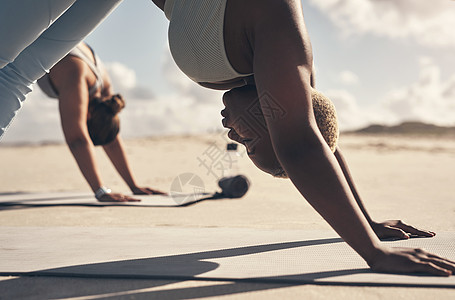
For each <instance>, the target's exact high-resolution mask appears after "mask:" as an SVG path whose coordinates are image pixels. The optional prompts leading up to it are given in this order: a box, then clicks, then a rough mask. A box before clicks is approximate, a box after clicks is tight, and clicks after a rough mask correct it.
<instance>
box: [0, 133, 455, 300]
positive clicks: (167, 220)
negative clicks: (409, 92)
mask: <svg viewBox="0 0 455 300" xmlns="http://www.w3.org/2000/svg"><path fill="white" fill-rule="evenodd" d="M226 141H227V140H226V138H225V137H224V136H223V135H221V134H211V135H205V136H175V137H163V138H150V139H137V140H128V141H126V146H127V152H128V157H129V158H130V160H131V165H132V169H133V171H134V174H135V176H136V178H137V180H138V182H139V183H140V184H142V185H144V186H150V187H153V188H158V189H161V190H165V191H169V189H170V186H171V183H172V181H173V180H174V179H175V178H176V176H178V175H179V174H182V173H188V172H189V173H194V174H196V175H198V176H200V177H201V179H202V180H203V183H204V185H205V189H206V191H216V190H218V187H217V178H216V177H217V176H220V175H221V172H220V170H219V169H216V168H207V167H204V165H203V164H201V160H202V161H203V160H205V161H206V163H207V162H208V161H209V155H211V156H212V157H214V156H215V154H218V153H221V152H219V151H221V149H223V148H224V147H225V144H226ZM340 146H341V149H342V150H343V153H344V155H345V157H346V159H347V161H348V163H349V166H350V169H351V171H352V173H353V176H354V179H355V181H356V184H357V186H358V188H359V191H360V193H361V195H362V196H363V199H364V201H365V203H366V206H367V208H368V210H369V211H370V213H371V215H372V216H373V218H374V219H376V220H378V221H379V220H385V219H402V220H404V221H406V222H408V223H411V224H413V225H415V226H417V227H422V228H426V229H431V230H433V231H436V232H438V231H455V218H454V213H455V201H454V197H455V196H454V193H455V179H454V175H453V168H454V166H455V141H453V140H446V139H443V138H431V137H426V138H424V137H403V136H401V137H400V136H355V135H345V136H342V139H341V143H340ZM240 153H241V154H242V153H243V151H241V152H240ZM97 155H98V157H99V159H98V162H99V164H100V170H101V173H102V178H103V180H104V183H105V185H107V186H109V187H111V188H112V189H113V190H115V191H118V192H128V188H127V186H126V185H125V184H124V183H123V182H122V180H121V178H120V177H119V176H118V175H117V173H116V172H115V170H114V169H113V167H112V166H111V164H110V163H109V161H108V160H107V159H106V156H105V155H104V153H102V150H101V149H99V152H98V153H97ZM220 155H221V154H220ZM221 159H222V156H221V158H220V159H218V160H217V162H218V163H220V164H221V163H222V161H221ZM0 162H1V165H2V170H3V172H2V174H0V193H11V192H19V191H20V192H49V191H89V188H88V185H87V183H86V182H85V181H84V179H83V178H82V175H81V174H80V172H79V170H78V168H77V166H76V164H75V162H74V160H73V158H72V157H71V154H70V152H69V150H68V149H67V147H66V146H65V145H41V146H20V147H19V146H14V147H13V146H5V145H2V146H1V147H0ZM220 164H219V165H220ZM223 167H224V168H225V170H227V169H229V164H228V163H226V162H224V164H223ZM239 168H240V170H241V172H242V173H244V174H245V175H247V176H248V177H249V178H250V180H251V183H252V185H251V188H250V191H249V192H248V194H247V195H246V196H245V197H244V198H242V199H237V200H219V201H210V202H202V203H199V204H197V205H194V206H189V207H185V208H144V207H103V208H95V207H42V208H26V209H24V208H20V209H19V208H8V209H4V210H1V211H0V226H18V227H27V226H59V227H64V226H70V227H77V226H101V227H102V226H106V227H111V226H112V227H114V226H117V227H118V226H120V227H143V226H146V227H157V228H159V227H163V226H175V227H182V226H185V227H244V228H280V229H297V228H299V229H302V228H303V229H308V230H313V229H328V228H329V227H328V225H327V224H326V223H325V221H324V220H323V219H322V218H321V217H320V216H319V215H317V214H316V213H315V212H314V210H313V209H312V208H311V207H310V206H309V205H308V204H307V203H306V201H305V200H304V199H303V198H302V197H301V196H300V195H299V193H298V192H297V191H296V189H295V188H294V187H293V186H292V184H291V183H290V182H289V181H288V180H282V179H275V178H272V177H271V176H270V175H267V174H263V173H261V172H260V171H259V170H257V169H256V168H255V167H254V165H253V164H252V163H251V162H250V161H249V160H248V159H247V158H246V157H245V155H241V156H240V157H239ZM24 229H25V228H24ZM1 282H2V286H4V287H5V286H6V287H8V294H3V293H0V299H12V298H11V297H13V298H16V299H19V298H27V299H33V298H36V299H44V298H69V297H81V298H80V299H95V298H96V299H98V298H110V297H113V298H124V299H155V298H156V299H182V298H190V299H194V298H210V297H217V296H223V298H245V299H263V298H271V299H276V298H302V297H308V298H310V299H326V298H329V297H331V298H335V297H336V299H364V298H368V299H385V298H392V299H411V298H412V299H428V298H429V297H440V298H448V297H449V296H452V297H453V296H455V290H448V289H428V288H378V287H375V288H373V287H336V286H330V287H329V286H313V285H304V286H291V287H290V286H280V285H265V284H246V283H230V282H200V281H191V282H167V281H150V280H131V281H122V280H113V279H112V280H107V279H99V280H93V279H92V280H88V279H77V278H74V279H70V278H13V277H3V278H1ZM25 287H26V288H25ZM2 294H3V296H2Z"/></svg>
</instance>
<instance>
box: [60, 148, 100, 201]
mask: <svg viewBox="0 0 455 300" xmlns="http://www.w3.org/2000/svg"><path fill="white" fill-rule="evenodd" d="M68 147H69V148H70V150H71V153H72V154H73V156H74V158H75V160H76V162H77V165H78V166H79V169H80V170H81V172H82V175H83V176H84V178H85V180H86V181H87V183H88V184H89V185H90V188H91V189H92V191H93V192H95V191H96V190H98V188H99V187H101V186H102V185H103V183H102V181H101V178H100V176H99V171H98V167H97V164H96V161H95V153H94V150H95V149H94V146H93V144H92V143H91V142H90V141H89V140H88V139H79V140H76V141H72V142H69V143H68Z"/></svg>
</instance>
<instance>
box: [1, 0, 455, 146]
mask: <svg viewBox="0 0 455 300" xmlns="http://www.w3.org/2000/svg"><path fill="white" fill-rule="evenodd" d="M245 1H246V0H245ZM302 2H303V8H304V16H305V22H306V25H307V29H308V31H309V33H310V38H311V41H312V46H313V52H314V60H315V66H316V69H317V73H316V76H317V88H318V89H319V90H321V91H322V92H323V93H325V94H326V95H328V96H329V97H330V98H331V99H332V101H333V102H334V103H335V105H336V107H337V111H338V115H339V121H340V125H341V128H342V129H353V128H359V127H362V126H365V125H368V124H371V123H383V124H396V123H399V122H402V121H406V120H419V121H425V122H431V123H436V124H441V125H455V60H454V57H453V56H454V55H453V53H454V50H455V30H453V28H455V18H453V16H454V15H455V14H454V13H455V2H454V1H449V0H431V1H426V0H400V1H396V0H381V1H379V0H304V1H302ZM167 25H168V21H167V19H166V18H165V17H164V14H163V13H162V12H161V11H160V10H159V9H158V8H157V7H156V6H155V5H154V4H153V3H152V2H151V1H150V0H125V1H124V2H123V3H122V4H121V5H120V6H119V7H118V8H117V9H116V11H114V12H113V13H112V15H111V16H109V17H108V19H107V20H105V21H104V23H103V24H101V25H100V26H99V27H98V28H97V29H96V30H95V31H94V32H93V33H92V34H91V35H90V36H89V37H88V38H87V39H86V41H87V42H88V43H89V44H91V46H92V47H93V48H94V49H95V51H96V52H97V53H98V54H99V56H100V57H101V59H102V60H103V61H104V62H105V64H106V66H107V68H108V70H109V71H110V73H111V77H112V79H113V81H114V86H115V87H116V89H117V91H120V92H121V93H123V94H125V95H126V98H127V107H126V109H125V111H124V112H122V123H123V125H122V126H123V128H122V134H123V135H125V136H126V137H135V136H151V135H160V134H179V133H200V132H206V131H213V130H219V129H222V127H221V122H220V120H221V117H220V115H219V111H220V110H221V109H222V105H221V95H222V93H220V92H214V91H210V90H206V89H203V88H200V87H198V86H197V85H196V84H194V83H192V82H191V81H190V80H188V79H187V78H186V77H185V76H184V75H183V74H182V73H181V72H180V71H179V70H178V68H177V67H176V66H175V64H174V63H173V61H172V58H171V56H170V54H169V51H168V46H167ZM38 112H39V113H38ZM30 128H33V132H31V131H30ZM43 140H62V135H61V130H60V128H59V116H58V110H57V106H56V101H55V100H49V99H45V97H44V96H43V95H42V94H41V93H40V91H39V90H38V89H36V91H34V92H33V93H32V94H31V95H30V96H29V97H28V99H27V103H26V104H25V106H24V109H23V111H22V112H21V113H20V115H19V117H18V118H17V120H16V121H15V122H14V124H13V126H12V128H11V129H10V132H8V133H7V135H6V137H5V139H4V141H5V142H8V141H32V142H33V141H43Z"/></svg>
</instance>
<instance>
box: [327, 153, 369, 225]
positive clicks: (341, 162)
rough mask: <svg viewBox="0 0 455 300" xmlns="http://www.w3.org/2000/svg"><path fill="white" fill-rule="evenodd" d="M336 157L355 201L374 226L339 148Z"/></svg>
mask: <svg viewBox="0 0 455 300" xmlns="http://www.w3.org/2000/svg"><path fill="white" fill-rule="evenodd" d="M335 157H336V159H337V161H338V164H339V165H340V167H341V170H342V171H343V174H344V177H345V178H346V180H347V182H348V185H349V188H350V189H351V192H352V194H353V196H354V199H355V201H356V202H357V205H358V206H359V208H360V210H361V211H362V213H363V215H364V216H365V218H366V219H367V221H368V223H369V224H372V223H373V219H372V218H371V217H370V215H369V214H368V211H367V209H366V207H365V205H364V204H363V201H362V199H361V198H360V195H359V193H358V191H357V188H356V186H355V184H354V180H353V178H352V176H351V172H350V171H349V168H348V165H347V163H346V160H345V159H344V156H343V155H342V153H341V151H340V149H339V148H337V150H336V151H335Z"/></svg>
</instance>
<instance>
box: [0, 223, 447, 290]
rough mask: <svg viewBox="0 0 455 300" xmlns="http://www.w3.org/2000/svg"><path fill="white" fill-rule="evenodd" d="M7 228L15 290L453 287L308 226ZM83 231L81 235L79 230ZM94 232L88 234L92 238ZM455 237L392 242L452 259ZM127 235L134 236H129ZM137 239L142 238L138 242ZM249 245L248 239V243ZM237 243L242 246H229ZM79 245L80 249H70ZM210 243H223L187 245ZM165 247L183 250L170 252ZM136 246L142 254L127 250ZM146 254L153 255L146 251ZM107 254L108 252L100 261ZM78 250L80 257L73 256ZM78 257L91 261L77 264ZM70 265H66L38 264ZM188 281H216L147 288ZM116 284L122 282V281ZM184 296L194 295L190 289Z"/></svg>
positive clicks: (3, 263) (6, 259) (5, 256)
mask: <svg viewBox="0 0 455 300" xmlns="http://www.w3.org/2000/svg"><path fill="white" fill-rule="evenodd" d="M2 229H3V232H6V233H5V234H4V235H3V238H1V239H0V244H2V245H5V246H3V247H0V271H1V272H0V276H18V277H19V278H16V279H11V280H3V281H0V291H9V293H10V294H11V293H13V292H15V291H11V288H14V287H15V286H16V287H18V286H21V285H22V284H26V283H27V282H29V281H30V280H32V279H35V280H45V279H46V280H49V282H52V279H54V280H56V281H58V282H59V281H61V280H63V281H65V280H68V281H71V280H80V281H84V280H85V281H87V282H93V281H96V282H98V281H102V282H106V283H107V287H106V286H104V287H102V286H100V288H99V289H98V290H97V289H96V288H93V289H94V290H93V291H90V292H88V291H85V290H84V288H81V289H80V290H74V291H73V292H72V294H71V295H70V296H71V297H83V296H89V295H93V294H96V295H98V296H99V297H98V296H97V298H96V299H102V298H103V297H105V298H106V299H107V298H109V297H113V293H117V294H119V295H120V294H121V295H125V296H127V295H128V296H131V295H135V296H138V297H142V298H144V299H147V297H148V298H154V297H157V298H159V297H166V299H182V298H179V297H183V296H182V295H183V294H182V293H184V292H187V293H190V294H192V295H193V296H194V298H196V296H197V297H201V296H203V295H205V296H204V297H208V296H220V295H227V294H235V293H245V292H249V291H258V290H267V289H275V288H281V287H285V286H295V285H305V284H313V285H333V286H384V287H387V286H388V287H426V288H429V287H437V288H455V278H454V277H450V278H441V277H435V276H423V275H418V274H403V275H394V274H381V273H374V272H372V271H370V270H369V269H368V268H367V267H366V265H365V263H364V262H363V261H362V260H361V259H360V258H359V257H358V256H357V254H355V253H354V252H353V251H352V249H350V248H349V247H348V246H347V245H346V244H345V243H344V242H343V241H342V240H341V239H340V238H336V237H327V236H329V235H333V233H330V232H329V233H327V232H326V233H325V235H324V234H319V233H311V232H305V231H289V230H288V231H286V230H256V229H254V230H253V229H238V228H229V229H226V228H221V229H215V228H212V229H207V228H201V229H200V228H192V229H189V228H171V229H169V228H166V229H165V228H155V229H147V230H141V231H137V230H133V229H125V228H123V229H108V230H106V231H103V232H98V234H99V235H95V234H94V233H93V232H94V230H95V229H93V228H92V229H84V230H85V231H81V230H80V229H78V228H73V229H72V230H73V231H72V230H71V228H59V230H57V229H55V230H54V231H51V230H50V229H49V231H48V232H47V233H46V229H44V228H36V229H33V228H24V229H23V230H24V231H28V233H22V236H20V233H19V232H18V229H15V228H6V227H5V228H2ZM90 230H93V231H90ZM98 230H99V229H98ZM122 231H123V232H122ZM39 232H44V233H43V234H42V236H41V237H40V236H38V237H37V235H39ZM77 232H78V233H79V235H76V234H75V233H77ZM154 232H155V234H154ZM15 233H16V234H15ZM115 233H117V235H116V236H115V235H114V234H115ZM144 234H147V236H148V239H147V240H146V241H143V240H144V239H143V237H144ZM11 235H14V237H15V238H16V239H15V238H11V239H10V240H11V241H12V242H11V243H10V244H9V245H8V246H6V243H4V242H5V241H6V240H8V239H7V238H6V239H5V237H8V236H10V237H11ZM16 235H18V236H17V237H16ZM90 235H91V237H90ZM305 235H306V236H307V237H311V236H317V235H319V236H322V237H323V238H316V239H312V238H308V239H305V240H296V241H287V242H286V241H283V242H274V243H263V241H264V240H266V239H275V240H279V239H289V238H292V237H294V238H296V237H299V236H300V237H302V236H305ZM27 236H33V237H35V238H37V239H39V240H40V241H41V244H39V243H36V242H34V241H33V240H29V241H24V238H25V237H27ZM88 236H89V237H90V238H87V237H88ZM102 236H107V237H108V239H106V240H104V241H99V238H100V237H102ZM271 236H272V238H270V237H271ZM454 236H455V234H454V233H446V234H442V235H440V236H439V237H438V238H431V239H412V240H413V241H397V242H387V243H392V244H393V245H394V246H413V247H415V246H419V245H420V246H425V245H427V246H428V245H430V246H431V245H433V246H434V247H435V248H434V249H439V250H441V249H442V250H443V249H446V250H447V252H445V254H449V258H453V256H454V254H455V253H454V250H453V247H451V246H452V245H453V242H454ZM84 237H85V238H86V239H85V240H84ZM126 237H129V238H130V239H133V241H129V242H125V241H124V239H125V238H126ZM140 237H141V238H142V244H141V243H140ZM236 238H237V240H236ZM135 239H136V240H137V243H134V240H135ZM78 240H79V242H78ZM88 240H92V241H93V243H91V244H89V243H87V241H88ZM50 241H54V244H52V245H48V244H50ZM70 241H72V244H71V243H70ZM59 242H60V243H61V244H60V245H59ZM247 243H249V244H250V245H245V244H247ZM236 244H237V245H242V244H243V245H244V246H231V247H228V246H226V245H236ZM251 244H252V245H251ZM223 245H224V247H223ZM76 246H79V247H80V249H76V250H74V251H71V250H70V249H73V248H74V247H76ZM144 247H147V248H146V249H144ZM211 247H212V248H213V247H218V249H212V250H207V251H190V250H188V249H210V248H211ZM438 247H439V248H438ZM427 248H428V247H427ZM430 248H431V247H430ZM166 250H167V251H168V252H180V253H179V254H172V255H167V254H165V252H166ZM429 250H431V249H429ZM134 251H136V253H129V252H134ZM92 252H96V253H95V254H96V255H92ZM97 253H98V254H97ZM125 253H126V254H131V255H132V256H135V258H131V259H118V257H122V256H123V257H125V256H127V255H125ZM145 253H149V254H148V255H146V256H144V254H145ZM103 254H105V255H104V256H105V258H104V259H103V260H102V261H101V262H100V257H103ZM77 255H79V256H81V258H78V259H75V256H77ZM116 257H117V259H115V258H116ZM144 257H145V258H144ZM76 261H92V263H76V264H74V262H76ZM93 261H95V262H93ZM96 261H98V262H96ZM65 262H66V263H65ZM65 264H66V265H67V266H63V267H48V268H42V267H40V266H43V265H48V266H52V265H54V266H55V265H65ZM37 278H40V279H37ZM185 281H200V282H212V283H213V284H210V285H205V286H198V287H190V288H179V289H175V290H173V289H170V290H159V291H148V290H144V289H150V288H153V287H158V286H164V285H169V284H172V283H176V282H177V283H179V282H180V283H181V282H185ZM113 282H122V283H121V284H119V285H118V286H116V285H115V284H114V283H113ZM127 283H130V284H131V285H130V284H127ZM59 288H60V287H55V288H51V289H52V290H53V293H56V292H55V291H54V290H55V289H57V290H58V289H59ZM16 292H19V293H20V292H21V291H16ZM22 292H23V291H22ZM68 292H69V291H68ZM62 293H66V292H64V291H63V292H62ZM0 294H1V293H0ZM103 295H104V296H103ZM62 297H63V296H62ZM0 298H1V296H0ZM185 298H186V299H188V298H190V297H188V295H187V296H185Z"/></svg>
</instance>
